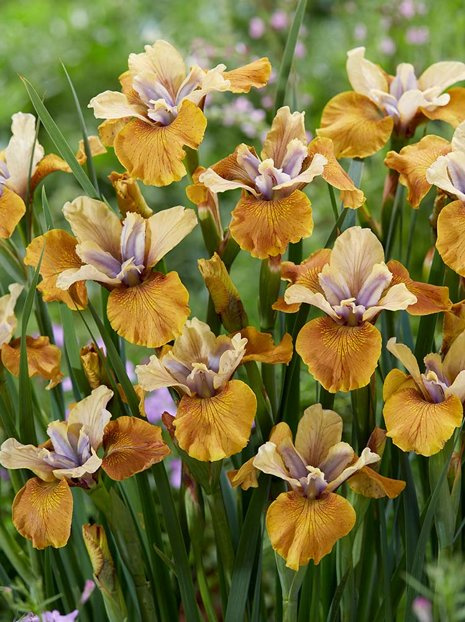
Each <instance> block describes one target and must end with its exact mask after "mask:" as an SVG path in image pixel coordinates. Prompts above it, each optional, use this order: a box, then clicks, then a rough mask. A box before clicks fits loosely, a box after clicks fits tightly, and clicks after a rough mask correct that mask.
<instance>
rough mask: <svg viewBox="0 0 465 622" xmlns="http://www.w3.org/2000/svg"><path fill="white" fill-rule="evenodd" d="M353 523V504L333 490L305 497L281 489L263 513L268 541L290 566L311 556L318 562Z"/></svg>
mask: <svg viewBox="0 0 465 622" xmlns="http://www.w3.org/2000/svg"><path fill="white" fill-rule="evenodd" d="M354 524H355V511H354V509H353V507H352V506H351V505H350V503H349V502H348V501H347V500H346V499H344V498H343V497H341V496H339V495H336V494H334V493H330V494H328V495H325V496H323V497H321V498H320V499H307V498H306V497H303V496H302V495H301V494H299V493H297V492H284V493H282V494H280V495H279V497H278V498H277V499H276V501H274V502H273V503H272V504H271V505H270V507H269V509H268V512H267V515H266V528H267V530H268V535H269V537H270V541H271V545H272V547H273V548H274V550H275V551H276V552H277V553H279V555H281V557H284V559H285V560H286V565H287V566H288V567H289V568H292V569H293V570H298V569H299V567H300V566H305V564H308V562H309V561H310V560H313V561H314V563H315V564H318V563H319V562H320V560H321V559H322V558H323V557H324V556H325V555H327V554H328V553H330V552H331V550H332V548H333V546H334V545H335V544H336V542H337V541H338V540H339V539H340V538H343V537H344V536H345V535H347V534H348V533H349V531H351V529H352V528H353V526H354Z"/></svg>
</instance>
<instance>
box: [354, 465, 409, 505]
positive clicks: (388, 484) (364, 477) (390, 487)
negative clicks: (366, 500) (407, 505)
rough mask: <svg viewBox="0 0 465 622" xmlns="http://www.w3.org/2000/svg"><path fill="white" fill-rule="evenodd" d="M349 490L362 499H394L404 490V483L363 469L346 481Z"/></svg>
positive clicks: (366, 468)
mask: <svg viewBox="0 0 465 622" xmlns="http://www.w3.org/2000/svg"><path fill="white" fill-rule="evenodd" d="M348 484H349V486H350V488H351V489H352V490H353V491H354V492H356V493H358V494H359V495H363V496H364V497H370V498H371V499H381V498H383V497H389V499H395V498H396V497H398V496H399V495H400V493H401V492H402V491H403V490H404V488H405V485H406V484H405V482H403V481H402V480H399V479H392V478H391V477H385V476H384V475H380V474H379V473H377V472H376V471H375V470H374V469H371V468H370V467H363V469H361V470H360V471H359V472H358V473H355V475H352V477H351V478H350V479H349V480H348Z"/></svg>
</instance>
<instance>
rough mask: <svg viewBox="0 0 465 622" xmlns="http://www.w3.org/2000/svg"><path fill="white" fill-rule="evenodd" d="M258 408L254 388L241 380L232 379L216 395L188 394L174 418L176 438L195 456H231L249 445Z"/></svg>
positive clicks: (205, 457)
mask: <svg viewBox="0 0 465 622" xmlns="http://www.w3.org/2000/svg"><path fill="white" fill-rule="evenodd" d="M238 404H240V405H241V406H240V409H238V407H237V405H238ZM256 409H257V400H256V398H255V394H254V392H253V391H252V389H251V388H250V387H249V386H248V385H246V384H245V383H244V382H242V381H240V380H231V381H229V382H228V383H227V384H226V385H225V387H224V389H223V390H222V391H220V392H219V393H217V394H216V395H214V396H213V397H209V398H198V397H189V396H188V395H184V396H183V398H182V399H181V401H180V402H179V406H178V411H177V413H176V418H175V420H174V422H173V423H174V426H175V436H176V439H177V441H178V443H179V446H180V447H181V449H184V451H186V452H187V453H188V454H189V456H191V458H196V459H197V460H202V461H204V462H205V461H209V462H214V461H215V460H221V459H223V458H227V457H228V456H232V455H234V454H236V453H237V452H238V451H240V450H241V449H243V448H244V447H245V446H246V445H247V443H248V440H249V437H250V433H251V430H252V422H253V420H254V417H255V412H256Z"/></svg>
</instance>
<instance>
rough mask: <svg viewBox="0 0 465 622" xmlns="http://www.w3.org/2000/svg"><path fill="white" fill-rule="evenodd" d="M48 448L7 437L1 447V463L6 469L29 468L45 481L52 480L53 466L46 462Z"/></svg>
mask: <svg viewBox="0 0 465 622" xmlns="http://www.w3.org/2000/svg"><path fill="white" fill-rule="evenodd" d="M46 455H48V450H47V449H45V448H43V447H35V446H34V445H23V444H22V443H19V442H18V441H17V440H16V439H15V438H7V439H6V441H4V442H3V443H2V446H1V447H0V464H1V465H2V466H3V467H5V469H29V470H30V471H32V472H33V473H34V474H35V475H37V477H39V478H40V479H42V480H44V481H52V480H54V479H55V478H54V477H53V474H52V471H53V467H52V466H50V465H49V464H48V463H47V462H45V460H44V457H45V456H46Z"/></svg>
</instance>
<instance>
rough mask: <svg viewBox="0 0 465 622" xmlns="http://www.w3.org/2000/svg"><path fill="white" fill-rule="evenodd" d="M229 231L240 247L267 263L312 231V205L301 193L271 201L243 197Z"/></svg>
mask: <svg viewBox="0 0 465 622" xmlns="http://www.w3.org/2000/svg"><path fill="white" fill-rule="evenodd" d="M230 231H231V235H232V236H233V238H234V239H235V240H236V242H237V243H238V244H239V246H240V247H241V248H242V249H243V250H246V251H248V252H250V254H251V255H252V257H258V258H260V259H265V258H266V257H268V256H275V255H281V254H282V253H284V252H285V250H286V248H287V246H288V244H289V243H290V242H298V241H300V240H301V239H302V238H305V237H308V236H309V235H311V233H312V231H313V219H312V209H311V203H310V200H309V199H308V197H307V196H306V195H305V194H304V193H303V192H301V191H300V190H295V191H294V192H293V193H292V194H290V195H289V196H287V197H284V198H277V199H274V200H271V201H266V200H263V199H258V198H256V197H254V196H251V195H249V194H247V193H245V192H244V193H243V194H242V197H241V199H240V200H239V202H238V203H237V205H236V207H235V208H234V210H233V212H232V221H231V225H230Z"/></svg>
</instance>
